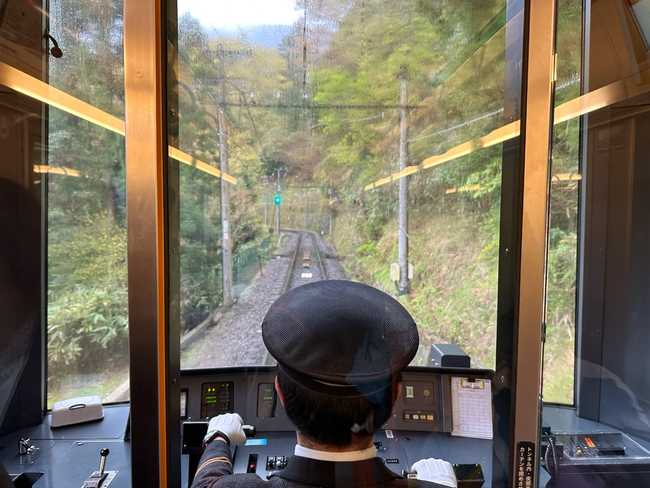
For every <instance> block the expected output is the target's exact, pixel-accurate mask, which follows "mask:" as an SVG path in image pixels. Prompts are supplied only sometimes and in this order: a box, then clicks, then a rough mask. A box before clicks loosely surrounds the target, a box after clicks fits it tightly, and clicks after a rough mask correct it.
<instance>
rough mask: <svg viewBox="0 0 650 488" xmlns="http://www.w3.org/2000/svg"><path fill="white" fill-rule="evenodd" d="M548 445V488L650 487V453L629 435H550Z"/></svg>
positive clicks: (546, 455)
mask: <svg viewBox="0 0 650 488" xmlns="http://www.w3.org/2000/svg"><path fill="white" fill-rule="evenodd" d="M547 442H548V446H547V450H546V453H545V455H544V466H545V468H546V470H547V471H548V472H549V474H550V475H551V482H550V483H549V484H548V485H547V486H548V487H554V488H569V487H570V488H587V487H588V488H601V487H602V488H605V487H606V488H618V487H621V488H623V487H625V488H636V487H638V488H642V487H648V486H650V452H649V451H648V450H646V449H645V448H644V447H643V446H641V445H640V444H639V443H638V442H636V441H635V440H634V439H632V438H631V437H629V436H627V435H626V434H622V433H618V432H612V433H594V434H551V435H550V436H548V438H547ZM551 446H553V447H554V449H549V448H550V447H551Z"/></svg>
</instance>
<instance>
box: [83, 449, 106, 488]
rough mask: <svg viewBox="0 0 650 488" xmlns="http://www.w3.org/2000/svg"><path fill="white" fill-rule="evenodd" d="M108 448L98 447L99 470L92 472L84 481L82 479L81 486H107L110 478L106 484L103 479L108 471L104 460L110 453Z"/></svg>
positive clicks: (84, 487) (87, 487) (93, 487)
mask: <svg viewBox="0 0 650 488" xmlns="http://www.w3.org/2000/svg"><path fill="white" fill-rule="evenodd" d="M110 452H111V451H110V450H108V449H107V448H105V447H104V448H103V449H100V451H99V471H95V472H93V473H92V474H91V475H90V476H89V477H88V479H87V480H86V481H84V484H83V486H82V488H100V487H102V486H107V485H108V483H110V480H109V481H108V482H107V484H104V480H105V479H106V477H107V475H108V473H107V472H106V461H107V459H108V455H109V454H110Z"/></svg>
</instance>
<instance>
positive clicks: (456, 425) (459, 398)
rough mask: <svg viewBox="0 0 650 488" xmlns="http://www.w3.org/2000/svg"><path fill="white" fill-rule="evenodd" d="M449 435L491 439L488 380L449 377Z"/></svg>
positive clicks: (490, 402) (489, 384)
mask: <svg viewBox="0 0 650 488" xmlns="http://www.w3.org/2000/svg"><path fill="white" fill-rule="evenodd" d="M451 411H452V420H453V426H452V431H451V435H455V436H460V437H473V438H477V439H492V385H491V383H490V380H484V379H469V378H461V377H452V378H451Z"/></svg>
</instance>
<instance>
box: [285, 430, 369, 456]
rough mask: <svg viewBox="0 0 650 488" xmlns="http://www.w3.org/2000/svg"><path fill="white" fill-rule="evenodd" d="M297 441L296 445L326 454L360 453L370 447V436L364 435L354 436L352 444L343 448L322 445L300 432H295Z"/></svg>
mask: <svg viewBox="0 0 650 488" xmlns="http://www.w3.org/2000/svg"><path fill="white" fill-rule="evenodd" d="M297 440H298V444H299V445H301V446H302V447H306V448H308V449H313V450H315V451H326V452H353V451H362V450H364V449H368V448H369V447H371V446H372V436H370V435H366V436H358V435H354V436H353V438H352V442H351V443H350V444H347V445H344V446H336V445H332V444H323V443H320V442H317V441H315V440H313V439H311V438H309V437H307V436H305V435H303V434H301V433H300V432H297Z"/></svg>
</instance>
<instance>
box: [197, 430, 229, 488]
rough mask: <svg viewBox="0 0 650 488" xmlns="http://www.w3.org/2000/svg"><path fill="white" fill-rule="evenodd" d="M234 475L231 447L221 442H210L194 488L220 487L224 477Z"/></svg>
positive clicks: (200, 463) (202, 457)
mask: <svg viewBox="0 0 650 488" xmlns="http://www.w3.org/2000/svg"><path fill="white" fill-rule="evenodd" d="M230 474H232V455H231V454H230V447H229V446H228V445H227V444H226V443H225V442H222V441H220V440H214V441H212V442H210V443H209V444H208V445H207V446H206V448H205V451H204V452H203V456H201V460H200V461H199V467H198V468H197V469H196V475H195V476H194V481H193V482H192V488H208V487H215V488H216V487H218V486H219V485H218V484H217V483H218V482H219V480H221V478H223V477H224V476H227V475H230Z"/></svg>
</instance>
